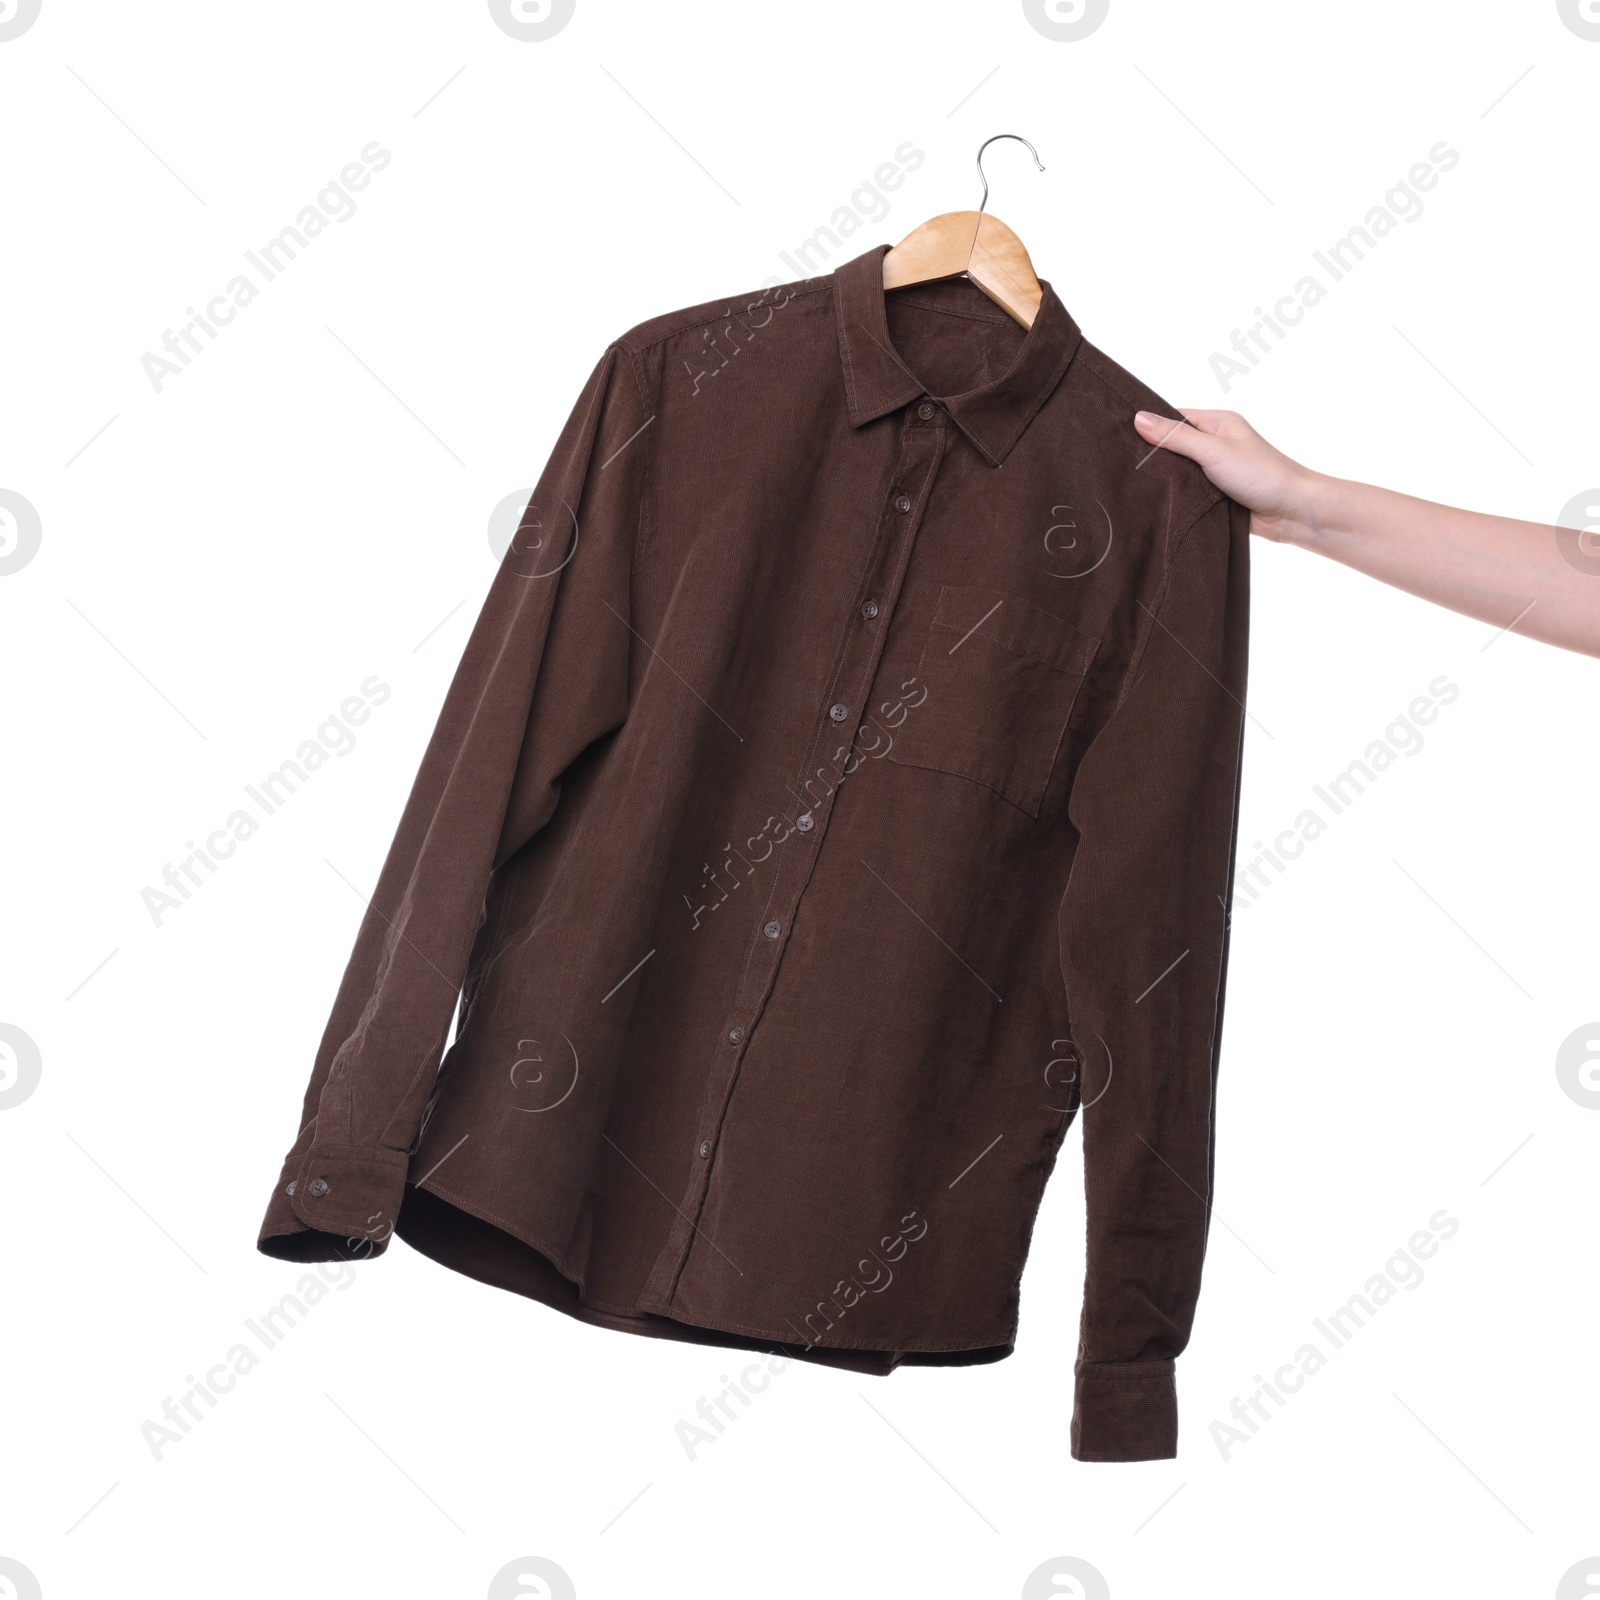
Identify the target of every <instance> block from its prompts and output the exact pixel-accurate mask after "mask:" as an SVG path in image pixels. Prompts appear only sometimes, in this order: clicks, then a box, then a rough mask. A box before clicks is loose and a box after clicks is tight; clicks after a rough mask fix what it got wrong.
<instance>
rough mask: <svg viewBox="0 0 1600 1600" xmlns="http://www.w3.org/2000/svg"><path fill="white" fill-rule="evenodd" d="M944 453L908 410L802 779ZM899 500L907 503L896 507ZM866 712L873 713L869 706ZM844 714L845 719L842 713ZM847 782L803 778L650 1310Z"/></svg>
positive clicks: (855, 687) (685, 1247) (877, 639)
mask: <svg viewBox="0 0 1600 1600" xmlns="http://www.w3.org/2000/svg"><path fill="white" fill-rule="evenodd" d="M944 450H945V444H944V431H943V430H942V429H940V428H937V427H934V428H929V427H918V426H916V425H915V423H914V422H913V420H912V418H911V416H910V414H909V412H908V413H907V414H906V417H905V421H904V424H903V425H902V428H901V430H900V437H899V443H898V447H897V452H896V458H895V463H894V472H893V474H892V475H891V476H890V478H889V483H890V486H891V487H890V491H889V494H888V496H887V498H886V501H885V502H884V503H883V506H884V509H883V510H882V512H881V513H880V515H879V519H878V527H877V535H876V540H875V547H874V550H873V555H872V560H871V563H870V565H869V566H868V569H867V572H866V576H865V579H864V587H865V589H866V591H867V593H869V594H871V595H872V596H873V597H874V598H873V599H871V600H869V601H866V602H864V603H860V604H859V605H858V603H857V602H855V601H852V602H851V607H850V610H849V612H848V613H847V614H846V616H847V620H846V622H845V629H846V632H845V637H844V642H843V648H842V649H841V651H840V655H839V662H838V667H837V669H836V671H835V675H834V692H835V693H836V694H838V693H839V692H840V690H844V693H843V694H841V695H840V698H838V699H832V700H829V701H827V702H825V704H826V706H827V710H826V713H825V714H824V715H823V716H822V717H820V718H819V719H818V721H817V723H816V724H815V726H814V732H813V735H812V739H811V747H810V751H809V753H808V757H807V761H806V772H807V773H808V774H810V775H812V776H814V775H815V774H816V772H817V769H818V766H819V762H818V756H819V754H821V753H824V752H825V751H826V753H828V755H829V765H830V767H832V765H833V756H832V748H831V746H830V744H829V739H830V736H832V735H834V733H835V730H836V729H840V728H841V727H842V726H843V725H844V724H845V723H846V721H847V719H852V715H853V714H852V710H851V707H852V706H858V707H867V700H868V696H869V694H870V692H871V688H872V683H873V679H874V678H875V676H876V674H877V670H878V664H879V661H880V660H881V658H882V655H883V650H884V645H885V643H886V641H887V638H888V632H889V630H888V628H887V626H883V627H872V626H866V625H865V622H870V621H872V620H874V619H877V618H878V617H880V616H881V617H882V618H883V620H884V621H885V622H888V621H889V620H890V619H892V617H893V614H894V607H895V605H896V604H897V602H898V600H899V596H900V590H901V586H902V584H903V582H904V579H905V573H906V568H907V566H908V565H909V563H910V559H911V552H912V549H913V548H914V546H915V543H916V537H917V532H918V530H919V528H920V527H921V525H922V520H923V517H924V515H925V514H926V508H927V504H928V500H929V497H930V496H931V493H932V490H933V485H934V483H935V482H936V481H937V478H938V471H939V466H940V464H941V462H942V460H943V457H944ZM901 486H904V487H901ZM907 489H910V490H912V491H914V492H915V495H916V498H913V494H912V493H907ZM901 501H903V502H904V505H903V507H902V505H901V504H900V502H901ZM913 513H915V514H913ZM863 619H865V621H864V620H863ZM867 709H869V710H870V708H869V707H868V708H867ZM841 712H842V713H843V715H842V716H841V715H839V713H841ZM860 720H861V718H860V717H859V715H857V716H856V717H855V719H854V720H853V721H851V722H850V724H849V731H848V733H847V734H845V735H844V745H843V760H844V761H846V762H847V761H848V757H849V754H850V752H851V750H852V749H853V747H854V744H855V733H856V724H857V723H858V722H859V721H860ZM834 770H838V769H837V768H835V769H834ZM847 775H848V774H847V773H845V772H843V771H840V772H839V777H838V779H837V780H836V781H835V782H833V783H832V784H830V785H829V786H828V787H827V792H826V793H825V794H824V795H822V796H821V797H820V798H819V797H817V796H816V795H814V794H812V793H811V792H810V787H809V786H810V784H811V782H812V776H808V777H807V778H805V779H803V780H802V783H803V784H804V785H806V786H807V788H806V793H805V794H804V795H803V796H797V798H801V799H803V800H804V801H805V802H808V805H807V809H806V811H804V812H803V813H802V814H801V816H800V817H799V818H797V819H796V820H795V823H794V825H793V826H794V828H795V833H794V835H793V837H792V838H791V839H790V841H788V842H787V843H786V846H785V850H784V854H783V857H782V860H781V861H780V863H779V865H778V870H777V873H776V875H775V877H774V879H773V884H772V888H771V891H770V894H769V896H768V900H767V916H766V918H765V919H764V920H763V922H762V923H760V924H758V925H757V927H756V928H754V929H753V930H752V938H751V948H750V950H749V954H748V959H747V960H746V962H745V964H744V968H743V971H742V973H741V976H740V982H739V985H738V989H737V992H736V994H735V995H734V997H733V1005H732V1007H731V1008H730V1009H731V1013H732V1015H734V1016H737V1017H742V1018H744V1019H746V1020H745V1023H744V1026H743V1028H739V1027H732V1028H729V1029H728V1030H727V1032H726V1033H725V1035H724V1038H725V1041H726V1042H725V1043H724V1044H723V1045H722V1046H721V1048H720V1049H719V1051H718V1052H717V1054H716V1055H715V1056H714V1057H713V1059H712V1064H711V1071H712V1081H711V1082H710V1083H708V1085H707V1096H706V1106H707V1120H706V1122H704V1123H703V1124H702V1129H701V1139H700V1141H699V1143H698V1144H697V1145H696V1147H695V1155H696V1157H697V1158H698V1159H696V1160H694V1161H693V1163H692V1170H691V1172H690V1174H689V1180H688V1187H687V1192H686V1194H685V1195H684V1203H683V1205H682V1208H681V1211H680V1216H679V1219H678V1220H677V1221H676V1223H675V1224H674V1226H673V1229H672V1232H671V1234H670V1235H669V1236H668V1239H667V1242H666V1245H665V1246H664V1248H663V1251H662V1254H661V1256H660V1257H659V1258H658V1259H657V1262H656V1266H655V1268H654V1270H653V1271H652V1273H651V1275H650V1280H649V1283H648V1285H647V1288H646V1299H648V1300H653V1301H654V1305H655V1309H659V1310H662V1311H669V1310H670V1308H671V1306H672V1304H673V1300H674V1297H675V1296H676V1294H677V1288H678V1282H679V1280H680V1278H681V1277H682V1274H683V1270H684V1268H685V1266H687V1264H688V1261H689V1257H690V1254H691V1253H692V1251H693V1249H694V1244H695V1240H696V1237H697V1234H696V1231H695V1230H696V1228H697V1227H698V1225H699V1220H700V1216H701V1213H702V1212H703V1210H704V1207H705V1202H706V1197H707V1194H708V1193H709V1191H710V1185H711V1178H712V1175H713V1172H714V1165H715V1164H714V1163H713V1162H712V1160H711V1159H710V1157H711V1155H712V1153H713V1152H714V1150H715V1148H716V1145H717V1142H718V1140H719V1139H720V1137H721V1133H722V1129H723V1127H724V1125H725V1123H726V1121H727V1117H728V1112H729V1108H730V1106H731V1104H732V1100H733V1095H734V1091H735V1088H736V1085H737V1082H738V1075H739V1072H740V1071H741V1070H742V1067H743V1064H744V1058H745V1052H746V1050H748V1048H749V1042H748V1041H749V1038H750V1034H751V1031H752V1030H753V1029H754V1027H755V1025H756V1023H757V1022H759V1020H760V1017H761V1012H762V1009H763V1007H764V1006H765V1003H766V1000H767V998H768V996H769V995H770V994H771V992H772V987H773V985H774V983H775V982H776V980H777V976H778V972H779V970H780V968H781V966H782V963H783V956H784V952H785V949H786V948H787V944H788V939H787V934H788V932H789V930H790V928H791V927H792V926H793V924H794V918H795V914H796V911H797V909H798V906H799V903H800V900H801V897H802V896H803V894H804V891H805V889H806V886H807V885H808V884H809V883H810V881H811V876H812V874H813V872H814V871H815V868H816V863H817V860H818V858H819V856H820V853H821V849H822V841H823V838H824V836H825V835H826V833H827V828H828V822H829V820H830V819H831V817H832V815H833V798H834V794H835V792H836V790H837V787H838V782H842V781H843V779H844V777H845V776H847ZM729 1046H731V1047H732V1048H729Z"/></svg>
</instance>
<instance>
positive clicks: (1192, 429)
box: [1133, 411, 1223, 468]
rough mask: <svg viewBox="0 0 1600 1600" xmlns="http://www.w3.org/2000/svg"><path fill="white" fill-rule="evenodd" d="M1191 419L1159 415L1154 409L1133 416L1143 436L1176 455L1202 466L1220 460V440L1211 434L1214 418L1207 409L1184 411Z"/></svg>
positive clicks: (1185, 415) (1221, 451)
mask: <svg viewBox="0 0 1600 1600" xmlns="http://www.w3.org/2000/svg"><path fill="white" fill-rule="evenodd" d="M1184 417H1185V418H1188V419H1189V420H1187V421H1184V420H1181V419H1174V418H1172V417H1163V416H1158V415H1157V414H1156V413H1155V412H1154V411H1140V412H1138V413H1137V414H1136V415H1135V416H1134V419H1133V425H1134V427H1136V428H1137V429H1138V430H1139V435H1140V437H1141V438H1143V439H1146V440H1148V441H1149V442H1150V443H1151V444H1153V445H1158V446H1159V447H1160V448H1161V449H1163V450H1170V451H1172V452H1173V454H1174V455H1180V456H1187V457H1188V458H1189V459H1190V460H1191V461H1193V462H1196V463H1198V464H1199V465H1200V466H1201V467H1202V468H1204V467H1207V466H1211V465H1213V464H1214V463H1215V462H1217V461H1218V460H1219V459H1220V457H1221V455H1222V454H1223V447H1222V445H1221V443H1220V441H1219V440H1217V439H1215V438H1213V437H1212V432H1213V428H1211V427H1208V426H1207V424H1208V423H1212V424H1214V422H1215V419H1214V417H1213V416H1212V415H1211V414H1210V413H1207V412H1204V411H1196V412H1187V411H1186V412H1184Z"/></svg>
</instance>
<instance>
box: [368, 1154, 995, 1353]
mask: <svg viewBox="0 0 1600 1600" xmlns="http://www.w3.org/2000/svg"><path fill="white" fill-rule="evenodd" d="M418 1192H421V1193H424V1194H426V1195H428V1196H430V1197H431V1198H432V1199H433V1200H435V1201H438V1202H439V1203H440V1204H441V1205H443V1206H445V1207H448V1208H454V1209H455V1210H456V1211H459V1212H462V1213H464V1214H465V1215H466V1216H468V1217H471V1218H473V1219H474V1220H476V1221H477V1222H480V1223H484V1224H486V1225H487V1226H488V1227H490V1228H492V1229H494V1230H496V1231H498V1232H499V1233H501V1234H503V1235H505V1236H506V1237H507V1238H508V1239H510V1240H512V1241H514V1242H515V1243H516V1244H518V1245H521V1246H522V1247H524V1249H526V1250H531V1251H533V1252H535V1253H536V1254H537V1255H538V1256H539V1257H540V1258H542V1261H543V1262H544V1264H545V1265H546V1266H547V1267H548V1268H549V1269H550V1270H551V1271H553V1272H555V1273H556V1274H558V1275H559V1277H560V1278H561V1279H562V1280H563V1282H564V1284H565V1286H566V1288H567V1289H569V1290H570V1291H571V1294H570V1297H565V1296H562V1295H561V1294H560V1293H559V1292H557V1290H556V1289H555V1287H554V1286H553V1285H551V1286H548V1287H547V1288H545V1292H540V1289H541V1287H543V1286H541V1285H538V1284H535V1283H533V1282H532V1281H531V1280H530V1279H524V1280H522V1281H517V1280H516V1279H515V1278H514V1276H513V1274H512V1273H511V1272H510V1271H509V1270H499V1271H496V1270H495V1269H494V1267H493V1266H492V1265H490V1264H489V1263H488V1262H487V1261H486V1260H485V1259H484V1258H483V1256H482V1255H481V1254H478V1255H476V1256H475V1254H474V1252H473V1251H472V1250H470V1249H468V1248H454V1247H452V1246H451V1245H448V1244H446V1243H445V1242H444V1241H443V1239H442V1238H441V1236H440V1230H439V1228H438V1226H437V1221H438V1219H437V1218H434V1219H431V1220H430V1221H428V1222H422V1221H420V1220H419V1218H418V1216H417V1213H416V1209H415V1207H411V1208H410V1209H411V1211H412V1215H411V1216H409V1217H408V1216H407V1210H408V1207H407V1206H405V1205H402V1206H401V1209H400V1218H399V1222H398V1225H397V1226H396V1228H395V1232H396V1233H397V1234H398V1235H399V1236H400V1238H402V1239H404V1240H405V1241H406V1243H407V1244H409V1245H410V1246H411V1247H412V1248H413V1249H414V1250H417V1251H419V1252H420V1253H421V1254H423V1255H426V1256H427V1257H429V1259H430V1260H432V1261H435V1262H437V1263H438V1264H439V1265H440V1266H443V1267H447V1268H449V1269H450V1270H451V1271H453V1272H460V1273H462V1274H463V1275H465V1276H467V1277H470V1278H475V1279H477V1281H479V1282H480V1283H486V1284H488V1285H490V1286H491V1287H492V1288H497V1289H504V1290H507V1291H508V1292H510V1293H514V1294H521V1295H523V1296H524V1297H526V1298H528V1299H532V1300H537V1301H538V1302H539V1303H540V1304H541V1305H545V1306H548V1307H549V1308H550V1309H552V1310H555V1311H560V1312H562V1313H563V1314H565V1315H567V1316H570V1317H572V1318H574V1319H575V1320H576V1321H579V1322H585V1323H590V1324H593V1325H595V1326H599V1327H605V1328H610V1329H612V1330H613V1331H615V1332H619V1333H631V1334H637V1335H642V1336H644V1337H646V1338H658V1339H674V1340H679V1341H682V1342H685V1343H690V1344H728V1343H730V1342H731V1341H732V1339H733V1338H736V1337H737V1338H740V1339H743V1340H746V1341H749V1347H751V1348H760V1349H767V1348H771V1349H774V1350H778V1351H781V1352H782V1353H784V1354H787V1355H790V1356H792V1357H795V1358H797V1359H800V1360H809V1361H814V1362H817V1363H818V1364H821V1365H827V1366H842V1367H848V1368H849V1369H850V1370H852V1371H856V1372H859V1373H863V1374H866V1375H868V1376H874V1377H887V1376H888V1375H889V1374H890V1373H891V1372H893V1371H895V1370H896V1369H897V1368H898V1367H900V1366H902V1365H910V1366H930V1365H939V1366H978V1365H986V1364H988V1363H991V1362H995V1361H1002V1360H1005V1359H1006V1358H1007V1357H1009V1356H1010V1355H1012V1354H1013V1353H1014V1351H1015V1349H1016V1343H1015V1334H1014V1332H1013V1333H1012V1334H1011V1335H1008V1336H1007V1337H1006V1338H1004V1339H998V1340H997V1339H994V1338H980V1339H973V1340H967V1341H959V1342H954V1343H952V1342H947V1341H946V1342H930V1341H928V1340H914V1341H909V1342H903V1343H893V1344H890V1343H884V1342H881V1341H880V1342H873V1341H866V1340H835V1341H832V1342H830V1343H823V1342H822V1341H820V1340H818V1341H813V1342H807V1341H805V1340H803V1339H797V1338H795V1334H796V1333H798V1331H799V1330H798V1329H795V1328H792V1327H791V1328H790V1329H788V1330H787V1332H782V1333H779V1332H775V1331H773V1330H772V1329H771V1328H766V1327H759V1326H756V1325H755V1324H752V1323H746V1322H741V1321H739V1320H737V1319H735V1318H732V1317H719V1316H717V1315H716V1314H714V1313H706V1312H703V1311H695V1312H693V1313H692V1314H691V1315H685V1314H683V1313H681V1312H677V1313H674V1312H667V1311H662V1310H659V1309H658V1308H656V1307H655V1306H650V1305H644V1304H642V1303H641V1304H639V1305H636V1306H616V1305H609V1304H606V1303H605V1302H602V1301H591V1300H589V1299H587V1298H585V1293H586V1291H585V1289H584V1285H583V1281H582V1279H581V1277H580V1276H579V1275H578V1274H576V1273H575V1272H573V1271H572V1269H571V1268H570V1267H569V1266H568V1265H567V1263H566V1262H565V1260H564V1259H563V1253H562V1252H561V1251H559V1250H556V1249H554V1248H552V1247H551V1246H550V1245H549V1244H548V1243H546V1242H545V1241H543V1240H541V1239H539V1238H538V1237H536V1236H534V1235H532V1234H530V1233H528V1232H526V1231H525V1230H523V1229H521V1228H518V1227H516V1226H515V1225H514V1224H513V1223H512V1222H511V1220H510V1219H509V1218H507V1217H504V1216H501V1215H499V1214H498V1213H496V1212H494V1211H492V1210H491V1209H490V1208H488V1207H486V1206H482V1205H479V1204H476V1203H475V1202H473V1201H472V1200H470V1199H468V1198H466V1197H465V1196H463V1195H460V1194H457V1193H455V1192H453V1191H451V1190H448V1189H446V1188H444V1187H443V1186H442V1185H438V1184H434V1183H422V1184H412V1185H409V1186H408V1187H407V1199H408V1200H409V1199H410V1198H411V1196H412V1195H413V1194H415V1193H418ZM717 1334H722V1335H725V1336H727V1337H725V1338H723V1339H718V1338H716V1337H714V1336H715V1335H717ZM874 1358H878V1359H874Z"/></svg>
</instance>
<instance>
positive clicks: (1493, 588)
mask: <svg viewBox="0 0 1600 1600" xmlns="http://www.w3.org/2000/svg"><path fill="white" fill-rule="evenodd" d="M1294 502H1295V504H1294V510H1293V513H1292V514H1290V515H1285V516H1280V517H1272V518H1263V517H1260V516H1258V517H1257V519H1256V521H1257V524H1258V530H1257V531H1259V532H1261V533H1263V534H1265V535H1266V536H1267V537H1268V538H1271V539H1278V540H1281V541H1282V542H1284V543H1287V544H1296V545H1299V546H1301V547H1302V548H1303V549H1306V550H1311V551H1314V552H1316V553H1317V554H1318V555H1324V556H1328V557H1331V558H1332V559H1333V560H1335V561H1339V562H1342V563H1343V564H1344V565H1345V566H1348V567H1354V568H1355V569H1356V570H1357V571H1358V572H1364V573H1366V574H1368V576H1370V577H1374V578H1378V579H1380V580H1381V581H1382V582H1384V583H1388V584H1393V585H1394V586H1395V587H1396V588H1399V589H1405V590H1407V591H1408V592H1409V593H1411V594H1414V595H1418V596H1420V597H1421V598H1422V599H1424V600H1431V601H1433V602H1434V603H1435V604H1436V605H1442V606H1447V607H1449V608H1450V609H1451V610H1452V611H1459V612H1462V613H1464V614H1465V615H1467V616H1469V617H1476V618H1478V619H1479V620H1480V621H1482V622H1487V623H1491V624H1493V625H1494V626H1496V627H1501V628H1504V627H1514V630H1515V631H1516V632H1517V633H1520V634H1523V635H1525V636H1527V637H1528V638H1533V639H1539V640H1542V641H1543V642H1545V643H1547V644H1553V645H1558V646H1560V647H1561V648H1563V649H1567V650H1578V651H1582V652H1584V653H1585V654H1588V655H1596V656H1600V577H1596V576H1592V575H1590V574H1588V573H1585V572H1582V571H1580V570H1579V569H1578V568H1577V567H1576V566H1574V565H1573V564H1572V563H1571V562H1569V561H1568V560H1567V559H1566V557H1565V555H1564V554H1563V553H1562V550H1561V547H1560V544H1559V543H1558V535H1557V530H1556V529H1555V528H1554V527H1550V526H1547V525H1545V524H1543V523H1537V522H1519V521H1516V520H1515V519H1513V518H1510V517H1493V516H1486V515H1484V514H1482V513H1480V512H1476V511H1462V510H1459V509H1457V508H1456V507H1454V506H1443V505H1436V504H1434V503H1433V502H1432V501H1429V500H1419V499H1416V498H1414V497H1413V496H1411V495H1406V494H1398V493H1396V492H1394V491H1393V490H1390V489H1380V488H1376V487H1374V486H1373V485H1371V484H1366V483H1355V482H1352V481H1351V480H1349V479H1345V478H1333V477H1328V476H1326V475H1324V474H1322V473H1309V472H1308V473H1306V474H1305V479H1304V482H1303V484H1302V486H1301V492H1300V493H1298V494H1297V495H1295V497H1294Z"/></svg>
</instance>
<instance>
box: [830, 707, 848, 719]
mask: <svg viewBox="0 0 1600 1600" xmlns="http://www.w3.org/2000/svg"><path fill="white" fill-rule="evenodd" d="M828 715H829V716H830V717H832V718H833V720H834V721H835V722H843V721H844V719H845V718H846V717H848V716H849V715H850V707H849V706H829V707H828Z"/></svg>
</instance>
